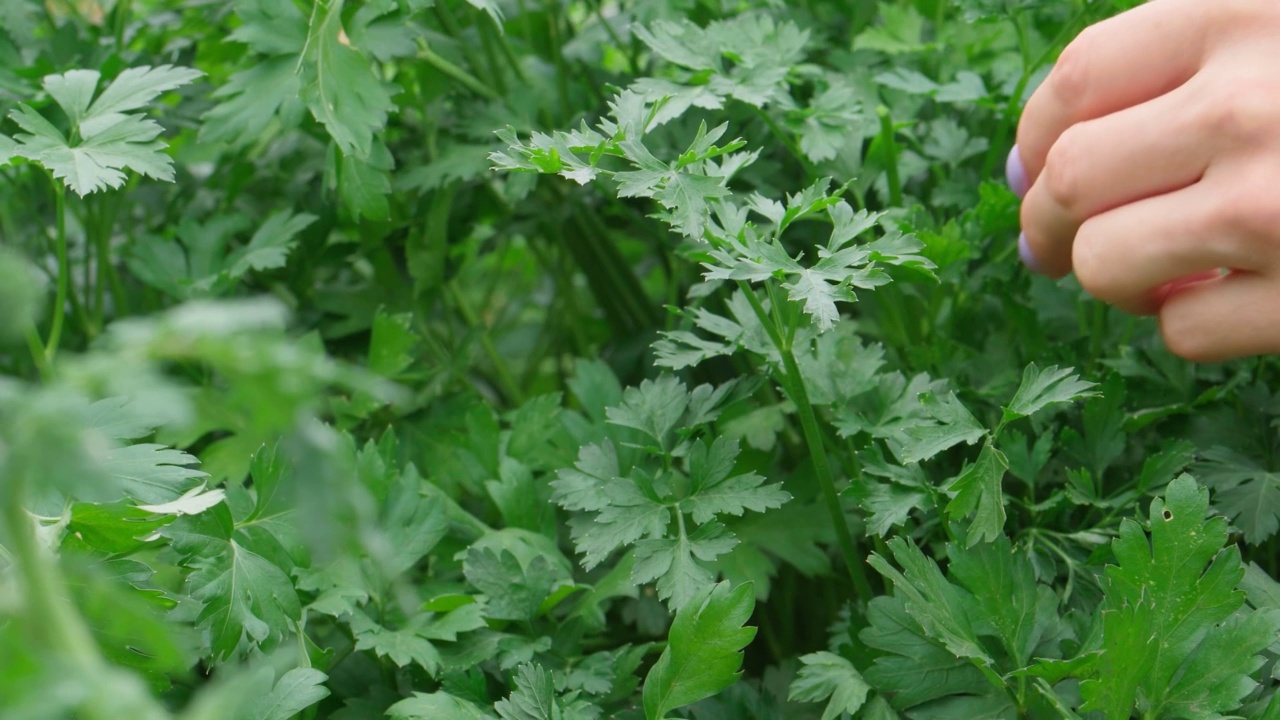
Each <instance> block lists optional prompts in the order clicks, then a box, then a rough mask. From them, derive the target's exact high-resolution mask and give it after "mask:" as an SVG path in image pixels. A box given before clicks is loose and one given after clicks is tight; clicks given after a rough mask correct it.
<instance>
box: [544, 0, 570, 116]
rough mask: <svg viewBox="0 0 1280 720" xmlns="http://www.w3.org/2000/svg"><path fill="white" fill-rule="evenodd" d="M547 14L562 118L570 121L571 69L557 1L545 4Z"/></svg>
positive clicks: (551, 0)
mask: <svg viewBox="0 0 1280 720" xmlns="http://www.w3.org/2000/svg"><path fill="white" fill-rule="evenodd" d="M543 6H544V9H545V10H546V13H547V33H548V38H549V39H550V40H551V54H552V60H554V61H555V64H556V91H557V93H558V94H559V96H560V117H561V119H562V120H566V121H567V120H568V119H569V117H570V115H571V110H570V102H569V69H568V67H567V66H566V65H565V62H564V39H563V38H562V37H561V36H560V18H559V17H558V15H559V13H558V12H557V9H558V8H559V3H558V2H556V0H546V2H544V3H543Z"/></svg>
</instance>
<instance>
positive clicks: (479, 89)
mask: <svg viewBox="0 0 1280 720" xmlns="http://www.w3.org/2000/svg"><path fill="white" fill-rule="evenodd" d="M418 57H420V58H422V59H423V60H425V61H427V64H428V65H430V66H431V67H433V68H435V69H437V70H439V71H440V72H442V73H444V75H445V76H446V77H449V78H451V79H453V80H456V81H457V82H458V83H459V84H460V85H462V86H463V87H465V88H466V89H468V90H470V91H471V92H473V93H475V94H476V95H479V96H480V97H482V98H484V99H486V100H500V99H501V97H502V96H501V95H499V94H498V93H496V92H494V91H493V89H491V88H490V87H489V86H488V85H485V84H484V83H483V82H481V81H480V80H479V79H477V78H476V76H475V75H472V74H471V73H469V72H467V71H466V70H463V69H462V68H460V67H458V66H457V65H454V64H453V63H451V62H449V61H448V60H446V59H444V58H443V57H441V56H439V55H437V54H436V53H435V51H433V50H432V49H431V48H429V47H427V45H426V43H421V44H419V46H418Z"/></svg>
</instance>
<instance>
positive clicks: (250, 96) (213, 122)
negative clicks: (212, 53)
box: [200, 5, 305, 148]
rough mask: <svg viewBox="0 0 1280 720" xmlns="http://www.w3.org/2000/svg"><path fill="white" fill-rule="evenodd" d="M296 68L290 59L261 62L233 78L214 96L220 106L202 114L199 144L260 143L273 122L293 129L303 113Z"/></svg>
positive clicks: (296, 63) (234, 145)
mask: <svg viewBox="0 0 1280 720" xmlns="http://www.w3.org/2000/svg"><path fill="white" fill-rule="evenodd" d="M282 6H285V7H292V6H287V5H282ZM240 29H244V26H241V28H240ZM277 31H278V29H277ZM233 36H234V33H233ZM300 47H301V46H299V48H300ZM297 65H298V62H297V60H296V59H295V58H292V57H273V58H264V59H262V60H261V61H260V62H258V63H256V64H255V65H253V66H252V67H250V68H247V69H245V70H243V71H241V72H238V73H236V74H235V75H232V76H231V79H230V80H228V81H227V82H226V84H224V85H222V86H221V87H219V88H218V89H217V90H216V91H214V93H213V97H214V98H216V99H218V100H219V103H218V104H217V105H215V106H214V107H213V108H212V109H211V110H209V111H208V112H207V113H205V114H204V118H203V120H204V122H203V123H201V125H200V140H201V141H202V142H210V143H216V142H225V143H227V144H229V145H231V146H232V147H236V148H239V147H244V146H247V145H249V144H251V143H253V142H254V141H256V140H257V139H259V138H260V137H261V135H262V132H263V129H264V128H267V127H270V124H271V122H272V121H273V120H275V119H276V118H279V120H280V124H281V125H283V126H285V127H293V126H296V125H297V124H298V123H299V122H300V121H301V119H302V114H303V112H304V110H305V107H304V105H303V104H302V101H301V100H300V99H299V95H300V93H301V92H302V82H301V80H300V78H299V76H298V73H297V72H296V70H297Z"/></svg>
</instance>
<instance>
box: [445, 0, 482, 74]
mask: <svg viewBox="0 0 1280 720" xmlns="http://www.w3.org/2000/svg"><path fill="white" fill-rule="evenodd" d="M434 9H435V12H436V18H437V19H438V20H439V21H440V24H441V25H442V26H444V31H445V32H446V33H448V34H449V36H450V37H452V38H453V39H454V40H457V41H458V45H459V48H460V49H461V51H462V57H463V59H464V60H466V61H467V64H468V65H470V66H471V71H472V72H474V73H476V74H477V75H480V74H483V72H484V71H483V69H482V68H483V65H481V64H480V60H479V58H478V57H477V56H476V54H475V51H474V48H473V47H472V45H471V43H470V42H469V41H468V39H467V38H464V37H462V28H461V27H459V25H458V21H457V19H456V18H454V17H453V13H451V12H449V8H448V4H447V3H443V2H438V3H436V4H435V6H434Z"/></svg>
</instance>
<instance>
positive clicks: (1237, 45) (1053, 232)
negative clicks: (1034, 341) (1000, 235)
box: [1011, 0, 1280, 362]
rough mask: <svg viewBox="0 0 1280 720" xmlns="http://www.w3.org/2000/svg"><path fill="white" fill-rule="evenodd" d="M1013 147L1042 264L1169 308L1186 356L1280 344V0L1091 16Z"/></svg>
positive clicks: (1222, 0) (1194, 1)
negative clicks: (1095, 19) (1090, 22)
mask: <svg viewBox="0 0 1280 720" xmlns="http://www.w3.org/2000/svg"><path fill="white" fill-rule="evenodd" d="M1014 152H1015V156H1014V158H1011V166H1016V165H1017V164H1018V160H1019V159H1020V161H1021V165H1022V167H1023V169H1024V172H1025V177H1026V181H1025V182H1026V184H1029V185H1030V188H1029V190H1028V191H1027V193H1026V197H1025V200H1024V202H1023V205H1022V228H1023V233H1024V236H1025V241H1024V242H1025V247H1024V254H1023V257H1024V259H1026V260H1029V261H1030V265H1031V266H1032V268H1033V269H1034V270H1037V271H1039V272H1042V273H1043V274H1045V275H1048V276H1050V277H1055V278H1056V277H1062V276H1064V275H1066V274H1068V273H1071V272H1074V273H1075V275H1076V277H1077V279H1078V280H1079V281H1080V283H1081V285H1082V286H1083V287H1084V288H1085V290H1086V291H1087V292H1089V293H1090V294H1091V295H1093V296H1094V297H1097V298H1099V299H1101V300H1103V301H1105V302H1108V303H1111V304H1113V305H1115V306H1116V307H1119V308H1121V309H1123V310H1125V311H1128V312H1130V313H1134V314H1139V315H1157V316H1158V317H1159V320H1160V329H1161V333H1162V334H1163V336H1164V339H1165V343H1166V344H1167V345H1168V347H1169V348H1170V350H1172V351H1173V352H1174V353H1176V354H1177V355H1179V356H1181V357H1183V358H1186V359H1188V360H1193V361H1198V362H1216V361H1222V360H1227V359H1231V358H1237V357H1244V356H1249V355H1258V354H1268V353H1278V352H1280V1H1278V0H1153V1H1152V2H1150V3H1148V4H1146V5H1142V6H1140V7H1138V8H1135V9H1134V10H1131V11H1129V12H1126V13H1124V14H1122V15H1119V16H1117V17H1114V18H1112V19H1110V20H1107V21H1105V22H1102V23H1099V24H1097V25H1094V26H1092V27H1090V28H1088V29H1086V30H1085V31H1084V32H1083V33H1081V34H1080V36H1079V37H1078V38H1077V39H1076V40H1075V41H1073V42H1072V43H1071V45H1070V46H1068V47H1067V49H1066V50H1065V51H1064V52H1063V54H1062V56H1061V59H1060V60H1059V62H1058V63H1057V65H1056V66H1055V67H1054V69H1053V71H1052V72H1051V73H1050V74H1049V76H1048V78H1047V79H1046V80H1045V82H1044V84H1043V85H1042V86H1041V87H1040V88H1039V89H1038V90H1037V91H1036V93H1035V95H1034V96H1033V97H1032V98H1031V100H1030V101H1029V102H1028V104H1027V107H1026V109H1025V111H1024V114H1023V117H1022V122H1021V124H1020V125H1019V127H1018V146H1017V147H1016V148H1015V151H1014ZM1011 169H1013V170H1018V168H1016V167H1014V168H1011ZM1015 174H1016V173H1011V178H1012V177H1013V176H1014V175H1015ZM1014 184H1015V185H1017V184H1018V183H1017V182H1016V180H1014ZM1028 254H1029V255H1030V257H1028Z"/></svg>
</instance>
